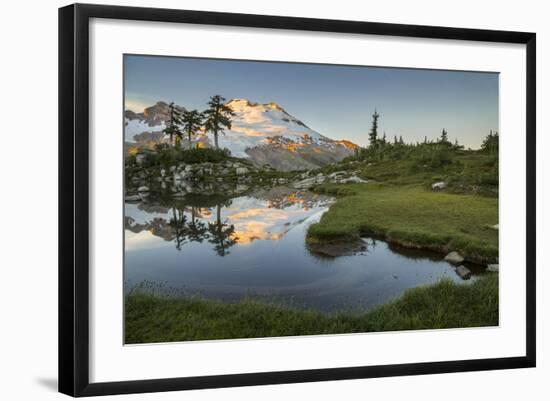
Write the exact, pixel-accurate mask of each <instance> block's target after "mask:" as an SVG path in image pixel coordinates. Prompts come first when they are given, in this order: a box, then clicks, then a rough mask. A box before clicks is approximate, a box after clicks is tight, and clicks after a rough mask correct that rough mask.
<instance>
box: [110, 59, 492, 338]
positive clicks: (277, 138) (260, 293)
mask: <svg viewBox="0 0 550 401" xmlns="http://www.w3.org/2000/svg"><path fill="white" fill-rule="evenodd" d="M123 86H124V87H123V92H124V93H123V99H124V100H123V107H122V108H121V113H122V115H121V118H122V119H123V121H124V124H123V125H124V129H123V132H112V133H110V134H112V135H120V138H121V139H122V140H123V141H124V147H123V149H124V166H123V169H124V171H123V175H124V194H123V197H124V202H123V207H124V276H123V282H124V291H123V294H124V300H123V302H124V308H123V310H124V344H147V343H167V342H185V341H200V340H228V339H245V338H266V337H281V336H313V335H337V334H350V333H371V332H392V331H400V330H426V329H428V330H436V329H462V328H472V327H494V326H499V274H498V272H499V73H498V72H487V71H483V72H481V71H461V70H438V69H418V68H403V67H396V66H365V65H339V64H315V63H299V62H282V61H263V60H261V61H260V60H233V59H216V58H194V57H185V55H182V56H181V57H180V56H160V55H147V54H143V55H142V54H124V55H123ZM117 173H118V174H122V172H117V171H113V174H117ZM121 203H122V202H121Z"/></svg>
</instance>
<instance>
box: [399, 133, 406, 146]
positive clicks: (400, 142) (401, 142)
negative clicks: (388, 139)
mask: <svg viewBox="0 0 550 401" xmlns="http://www.w3.org/2000/svg"><path fill="white" fill-rule="evenodd" d="M399 144H400V145H404V144H405V142H404V141H403V137H402V136H401V135H399Z"/></svg>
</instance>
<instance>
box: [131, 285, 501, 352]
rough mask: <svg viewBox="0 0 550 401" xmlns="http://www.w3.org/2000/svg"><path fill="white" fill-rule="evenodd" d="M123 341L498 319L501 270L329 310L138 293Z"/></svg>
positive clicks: (322, 331)
mask: <svg viewBox="0 0 550 401" xmlns="http://www.w3.org/2000/svg"><path fill="white" fill-rule="evenodd" d="M125 311H126V314H125V343H126V344H137V343H155V342H171V341H192V340H216V339H224V338H258V337H278V336H299V335H314V334H338V333H365V332H377V331H395V330H419V329H445V328H457V327H483V326H495V325H498V275H484V276H482V277H481V278H480V279H478V280H476V281H475V282H472V283H471V284H456V283H453V282H451V281H450V280H442V281H440V282H438V283H437V284H433V285H429V286H422V287H416V288H413V289H410V290H408V291H407V292H406V293H405V294H404V295H403V296H401V297H400V298H398V299H396V300H394V301H392V302H389V303H386V304H384V305H381V306H379V307H376V308H374V309H372V310H370V311H368V312H366V313H338V314H334V315H326V314H323V313H321V312H317V311H311V310H298V309H293V308H288V307H284V306H278V305H271V304H266V303H260V302H257V301H254V300H243V301H240V302H237V303H224V302H218V301H212V300H205V299H201V298H177V297H168V296H161V295H154V294H151V293H144V292H140V291H134V292H131V293H130V294H128V295H127V296H126V298H125Z"/></svg>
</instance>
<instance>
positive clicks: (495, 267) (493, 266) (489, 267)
mask: <svg viewBox="0 0 550 401" xmlns="http://www.w3.org/2000/svg"><path fill="white" fill-rule="evenodd" d="M487 271H488V272H491V273H498V263H493V264H489V265H487Z"/></svg>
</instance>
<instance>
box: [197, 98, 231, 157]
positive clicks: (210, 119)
mask: <svg viewBox="0 0 550 401" xmlns="http://www.w3.org/2000/svg"><path fill="white" fill-rule="evenodd" d="M224 101H225V98H223V97H222V96H220V95H215V96H212V97H211V98H210V101H209V102H208V109H207V110H206V111H205V112H204V115H205V118H206V120H205V121H204V125H205V128H206V131H207V132H212V134H213V135H214V143H215V145H216V149H219V146H218V135H219V134H220V133H223V130H224V129H225V128H227V129H231V117H233V116H234V115H235V113H233V111H232V110H231V109H230V108H229V107H227V106H226V105H225V104H224V103H223V102H224Z"/></svg>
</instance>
